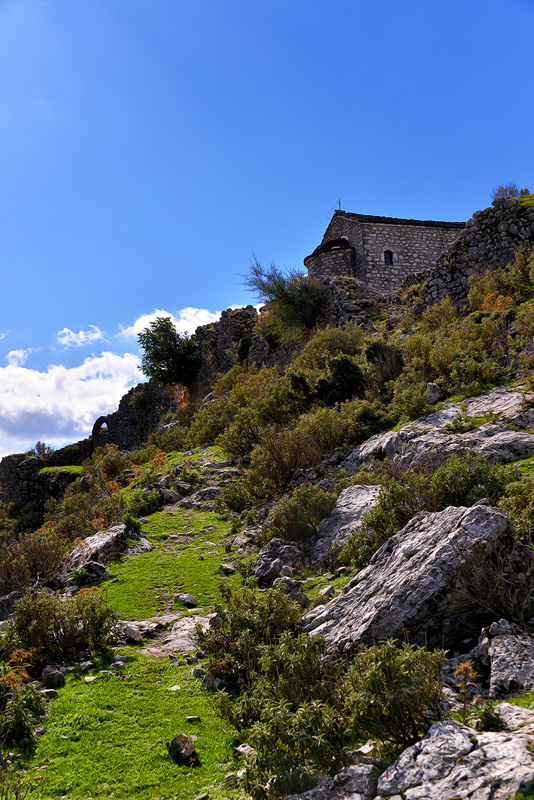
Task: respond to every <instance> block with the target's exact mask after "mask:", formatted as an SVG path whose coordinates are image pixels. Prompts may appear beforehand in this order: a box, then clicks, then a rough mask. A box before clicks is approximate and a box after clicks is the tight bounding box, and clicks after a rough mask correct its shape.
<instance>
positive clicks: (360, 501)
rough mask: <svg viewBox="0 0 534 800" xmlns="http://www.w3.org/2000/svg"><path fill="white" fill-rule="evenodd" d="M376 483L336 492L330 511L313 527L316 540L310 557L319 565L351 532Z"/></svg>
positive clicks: (371, 504) (376, 489)
mask: <svg viewBox="0 0 534 800" xmlns="http://www.w3.org/2000/svg"><path fill="white" fill-rule="evenodd" d="M379 492H380V486H365V485H358V486H349V487H348V488H347V489H344V490H343V491H342V492H341V494H340V495H339V497H338V499H337V502H336V505H335V508H334V510H333V511H332V513H331V514H330V515H329V516H328V517H326V518H325V519H323V520H322V521H321V522H320V523H319V526H318V528H317V539H316V541H315V542H314V544H313V546H312V551H311V558H312V560H313V561H315V562H317V563H319V564H322V563H323V562H324V560H325V558H326V557H327V556H328V554H329V553H330V552H331V550H332V548H337V547H340V548H341V547H343V545H344V544H345V543H346V541H347V539H348V538H349V536H350V535H351V534H352V533H355V531H357V530H358V528H359V527H360V525H361V521H362V517H363V515H364V514H365V513H366V512H368V511H370V510H371V509H372V508H373V507H374V506H375V505H376V501H377V498H378V494H379Z"/></svg>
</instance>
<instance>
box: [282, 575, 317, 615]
mask: <svg viewBox="0 0 534 800" xmlns="http://www.w3.org/2000/svg"><path fill="white" fill-rule="evenodd" d="M273 586H281V587H282V588H283V589H284V591H285V592H287V594H288V595H289V597H290V598H291V600H293V601H294V602H295V603H298V605H299V606H301V607H302V608H308V607H309V605H310V601H309V599H308V597H307V596H306V594H305V593H304V592H303V591H302V584H301V583H299V581H296V580H294V579H293V578H289V577H287V576H285V575H282V576H281V577H280V578H276V579H275V581H274V583H273Z"/></svg>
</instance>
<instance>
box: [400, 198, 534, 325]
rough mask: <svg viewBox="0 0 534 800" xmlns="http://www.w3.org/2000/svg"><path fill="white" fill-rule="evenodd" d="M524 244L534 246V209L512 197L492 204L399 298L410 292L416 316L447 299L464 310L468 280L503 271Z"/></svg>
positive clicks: (413, 278)
mask: <svg viewBox="0 0 534 800" xmlns="http://www.w3.org/2000/svg"><path fill="white" fill-rule="evenodd" d="M526 242H534V207H529V206H527V205H526V204H525V203H522V202H521V200H520V199H519V198H514V197H506V198H500V199H498V200H494V201H493V204H492V205H491V206H489V207H488V208H484V209H482V210H481V211H477V212H476V213H475V214H473V217H472V219H470V220H468V221H467V223H466V225H465V228H464V230H463V231H462V232H461V234H460V236H459V237H458V239H457V240H456V241H455V242H454V244H453V245H452V246H451V248H450V250H449V251H448V252H446V253H444V254H443V255H442V256H441V257H440V258H439V259H438V261H437V262H436V265H435V266H434V267H432V268H430V269H427V270H424V271H422V272H419V273H414V274H411V275H408V276H407V277H406V278H405V280H404V282H403V284H402V286H401V296H402V295H404V294H405V293H406V290H408V289H409V290H410V291H409V292H408V295H409V296H410V297H411V298H412V299H413V302H414V308H415V311H416V312H420V311H422V310H423V309H424V308H426V307H427V306H429V305H432V304H433V303H436V302H437V301H439V300H441V299H442V298H444V297H447V296H448V297H450V298H451V300H452V302H453V303H454V304H455V305H456V306H464V305H466V304H467V302H468V300H467V295H468V292H469V276H470V275H473V274H482V273H483V272H485V271H486V270H487V269H497V268H499V267H506V265H507V264H509V263H510V262H511V261H512V260H513V257H514V253H515V251H516V250H517V248H518V247H520V246H521V245H523V244H525V243H526Z"/></svg>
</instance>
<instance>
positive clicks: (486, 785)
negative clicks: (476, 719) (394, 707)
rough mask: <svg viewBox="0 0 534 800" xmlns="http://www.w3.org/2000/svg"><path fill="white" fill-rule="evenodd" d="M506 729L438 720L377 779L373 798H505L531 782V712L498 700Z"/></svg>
mask: <svg viewBox="0 0 534 800" xmlns="http://www.w3.org/2000/svg"><path fill="white" fill-rule="evenodd" d="M496 710H497V713H498V714H499V715H500V716H501V718H502V719H503V720H504V721H505V722H506V725H507V728H508V730H506V731H500V732H491V731H485V732H480V731H476V730H474V729H473V728H469V727H467V726H466V725H462V724H460V723H459V722H453V721H452V720H448V721H446V722H436V723H435V724H434V725H432V727H431V728H430V730H429V731H428V733H427V735H426V736H425V737H424V739H422V740H421V741H420V742H417V743H416V744H414V745H413V746H412V747H409V748H407V750H405V751H404V752H403V753H402V754H401V755H400V756H399V758H398V759H397V761H396V762H395V763H394V764H392V765H391V766H390V767H388V769H386V771H385V772H384V773H383V774H382V775H381V776H380V778H379V780H378V793H377V796H376V800H381V798H389V800H401V798H403V800H451V798H455V800H490V798H491V800H509V798H511V797H514V796H515V794H516V793H517V792H519V791H523V792H526V791H528V789H529V788H530V787H531V786H533V785H534V755H533V754H532V752H531V748H532V739H533V735H534V715H533V714H532V712H530V711H525V710H524V709H520V708H516V707H515V706H510V705H509V704H508V703H502V704H501V705H500V706H497V709H496Z"/></svg>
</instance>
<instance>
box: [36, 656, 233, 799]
mask: <svg viewBox="0 0 534 800" xmlns="http://www.w3.org/2000/svg"><path fill="white" fill-rule="evenodd" d="M120 652H122V650H121V651H120ZM130 652H131V651H130ZM176 684H178V685H179V686H180V687H181V688H180V690H179V691H172V692H171V691H169V687H171V686H174V685H176ZM188 716H199V717H200V719H201V721H200V722H199V723H188V722H187V721H186V717H188ZM44 725H45V727H46V733H45V734H44V735H43V736H41V737H39V738H38V740H37V745H36V749H35V753H34V754H33V756H32V757H31V758H28V759H26V760H25V761H24V762H22V768H23V771H24V772H25V773H26V776H27V778H28V779H29V780H30V781H31V784H32V789H31V791H30V794H29V797H31V798H33V799H34V800H48V798H50V799H51V798H68V799H69V800H76V799H77V798H108V797H114V798H128V797H130V796H132V795H133V796H135V797H136V798H139V800H142V798H146V799H147V800H149V799H150V800H160V799H161V800H163V798H170V797H176V798H180V800H194V798H196V797H198V795H199V794H201V793H203V792H209V795H210V800H219V799H220V800H223V798H224V800H226V799H227V798H232V797H237V796H238V795H237V793H235V792H231V791H228V789H224V790H222V791H220V790H218V789H217V786H218V785H219V783H220V782H221V780H222V778H223V777H224V775H225V774H226V773H227V772H229V771H233V772H235V771H236V770H237V769H238V765H237V762H235V761H234V760H233V758H232V746H233V733H234V732H233V730H232V729H231V727H230V726H229V725H225V724H224V723H223V722H221V720H220V718H219V717H218V716H216V715H215V712H214V710H213V706H212V702H211V696H210V695H209V694H208V693H207V692H205V691H202V690H201V689H200V682H199V680H198V679H195V678H192V677H191V666H185V665H184V666H178V665H173V664H172V663H171V662H170V661H169V659H159V660H154V659H150V658H148V657H144V656H142V655H137V656H135V657H134V661H129V662H128V663H127V665H126V669H125V671H124V673H123V675H121V676H118V675H113V676H108V677H107V678H105V679H103V680H100V681H95V682H93V683H90V684H86V683H85V682H84V681H83V680H80V679H75V678H71V679H70V680H68V682H67V684H66V686H65V687H64V688H63V689H61V690H60V693H59V699H57V700H55V701H54V702H53V703H51V710H50V713H49V716H48V717H47V719H46V720H45V722H44ZM182 731H183V732H184V733H186V734H187V735H188V736H191V735H195V736H198V741H197V742H196V745H195V747H196V751H197V754H198V756H199V759H200V762H201V765H200V766H199V767H196V768H191V767H188V766H178V765H177V764H176V763H174V762H173V761H172V760H171V759H170V758H169V756H168V754H167V750H166V746H165V742H166V741H167V740H168V739H171V738H172V737H174V736H176V734H178V733H180V732H182Z"/></svg>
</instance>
